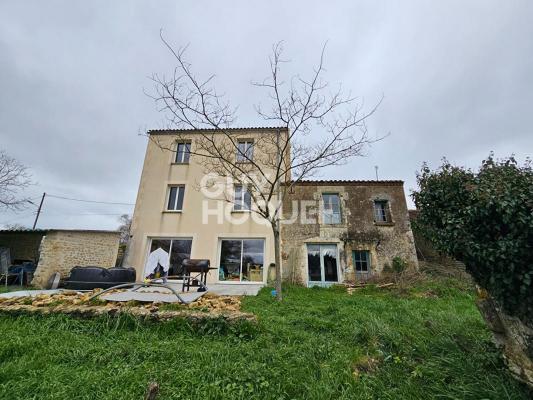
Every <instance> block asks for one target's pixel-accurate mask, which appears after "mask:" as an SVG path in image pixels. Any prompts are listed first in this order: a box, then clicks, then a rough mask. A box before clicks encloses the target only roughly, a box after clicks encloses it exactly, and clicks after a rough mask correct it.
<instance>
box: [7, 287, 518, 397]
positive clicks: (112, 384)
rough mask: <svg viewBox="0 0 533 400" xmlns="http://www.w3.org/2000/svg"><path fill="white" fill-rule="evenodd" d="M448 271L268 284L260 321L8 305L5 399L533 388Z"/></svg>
mask: <svg viewBox="0 0 533 400" xmlns="http://www.w3.org/2000/svg"><path fill="white" fill-rule="evenodd" d="M450 282H451V283H450ZM450 282H446V283H444V282H442V281H429V282H425V283H424V284H423V285H420V286H418V287H415V288H413V289H412V290H410V291H408V292H405V291H402V292H394V291H391V292H389V291H383V290H379V289H376V288H372V287H370V288H367V289H362V290H361V291H359V292H356V293H355V294H354V295H351V296H350V295H348V294H346V293H345V292H344V291H343V290H341V289H339V288H331V289H304V288H299V287H288V288H286V291H285V296H284V301H283V302H282V303H277V302H276V301H275V300H274V299H273V298H272V297H271V295H270V290H268V289H264V290H262V291H261V292H260V294H259V296H257V297H250V298H246V299H245V301H244V303H243V308H244V309H245V310H246V311H250V312H253V313H255V314H257V315H258V318H259V326H258V327H257V328H253V327H251V326H249V325H243V326H239V327H236V328H229V327H228V326H226V325H224V324H222V323H217V322H216V321H214V322H213V321H212V322H210V323H209V325H203V326H191V325H189V324H188V323H186V322H184V321H172V322H165V323H149V322H143V321H140V320H137V319H135V318H130V317H124V316H123V317H120V318H100V319H96V320H81V319H74V318H68V317H64V316H57V315H56V316H48V317H35V316H33V317H32V316H23V317H9V316H0V335H1V337H2V338H3V339H2V340H0V398H2V399H128V400H129V399H142V397H143V393H144V391H145V388H146V386H147V385H148V383H149V382H152V381H156V382H158V383H159V385H160V387H161V391H160V398H161V399H291V398H302V399H374V398H376V399H377V398H379V399H431V398H435V399H526V398H529V397H528V393H527V391H526V389H525V388H524V387H523V386H522V385H520V384H518V383H517V382H515V381H514V380H513V379H512V378H511V377H510V375H509V374H508V372H507V370H506V368H505V366H504V365H503V363H502V361H501V358H500V354H499V353H498V351H497V350H496V349H495V348H494V346H493V345H492V343H491V341H490V335H489V332H488V331H487V329H486V328H485V326H484V323H483V321H482V319H481V317H480V315H479V313H478V311H477V309H476V308H475V306H474V303H473V297H472V295H471V293H469V292H468V291H465V290H463V289H462V287H461V286H457V285H455V286H454V285H453V281H450ZM424 293H431V297H428V298H426V297H423V296H420V294H424Z"/></svg>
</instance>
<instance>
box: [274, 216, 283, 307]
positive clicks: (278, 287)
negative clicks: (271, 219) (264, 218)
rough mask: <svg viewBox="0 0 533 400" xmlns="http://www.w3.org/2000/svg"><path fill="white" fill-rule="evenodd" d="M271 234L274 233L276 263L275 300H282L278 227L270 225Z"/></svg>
mask: <svg viewBox="0 0 533 400" xmlns="http://www.w3.org/2000/svg"><path fill="white" fill-rule="evenodd" d="M272 232H273V233H274V256H275V262H276V300H277V301H281V300H282V298H283V297H282V293H281V243H280V232H279V225H278V226H276V225H272Z"/></svg>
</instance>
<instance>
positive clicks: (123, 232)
mask: <svg viewBox="0 0 533 400" xmlns="http://www.w3.org/2000/svg"><path fill="white" fill-rule="evenodd" d="M118 222H119V223H120V225H119V227H118V231H119V232H120V244H122V245H126V244H127V243H128V242H129V240H130V230H131V215H129V214H122V215H121V216H120V217H118Z"/></svg>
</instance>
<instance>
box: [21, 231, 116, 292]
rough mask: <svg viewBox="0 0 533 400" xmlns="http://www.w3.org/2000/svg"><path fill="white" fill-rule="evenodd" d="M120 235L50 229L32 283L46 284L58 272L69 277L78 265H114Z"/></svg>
mask: <svg viewBox="0 0 533 400" xmlns="http://www.w3.org/2000/svg"><path fill="white" fill-rule="evenodd" d="M119 237H120V233H119V232H113V231H75V230H53V231H49V232H48V233H47V234H46V236H45V237H44V238H43V241H42V243H41V253H40V259H39V264H38V266H37V270H36V271H35V275H34V277H33V281H32V284H33V285H34V286H37V287H44V286H45V285H46V283H47V282H48V279H49V278H50V276H51V275H52V274H54V273H55V272H59V273H60V274H61V277H62V278H66V277H68V274H69V272H70V270H71V269H72V268H73V267H75V266H77V265H81V266H86V265H92V266H99V267H104V268H111V267H113V266H114V265H115V262H116V259H117V253H118V246H119Z"/></svg>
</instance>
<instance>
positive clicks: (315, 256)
mask: <svg viewBox="0 0 533 400" xmlns="http://www.w3.org/2000/svg"><path fill="white" fill-rule="evenodd" d="M307 272H308V280H309V286H315V285H318V286H327V285H328V284H330V283H331V282H338V274H337V245H335V244H308V245H307Z"/></svg>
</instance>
